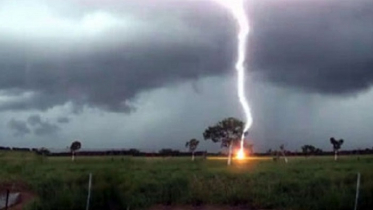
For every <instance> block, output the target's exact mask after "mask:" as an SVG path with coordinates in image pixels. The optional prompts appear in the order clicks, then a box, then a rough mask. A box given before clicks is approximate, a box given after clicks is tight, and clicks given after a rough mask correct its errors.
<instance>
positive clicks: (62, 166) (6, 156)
mask: <svg viewBox="0 0 373 210" xmlns="http://www.w3.org/2000/svg"><path fill="white" fill-rule="evenodd" d="M0 165H1V168H0V180H1V182H2V183H12V182H22V183H27V185H28V186H30V189H31V190H32V191H33V192H34V193H35V194H36V195H37V199H36V200H35V201H34V202H32V203H30V204H28V205H27V206H26V208H27V209H29V210H49V209H50V210H52V209H71V210H75V209H76V210H79V209H85V205H86V199H87V189H88V174H89V173H93V185H92V195H91V196H92V197H91V204H90V209H91V210H94V209H97V210H98V209H100V210H102V209H147V208H149V207H151V206H154V205H156V204H160V205H210V204H212V205H230V206H234V205H238V206H245V207H246V208H252V209H302V210H313V209H315V210H316V209H317V210H322V209H325V210H332V209H340V210H342V209H346V210H347V209H353V205H354V200H355V187H356V174H357V172H361V175H362V180H361V191H360V199H359V208H358V209H360V210H362V209H372V207H373V170H371V169H372V168H373V156H361V157H360V158H357V157H356V156H350V157H345V156H341V157H340V158H339V161H338V163H336V162H335V161H334V160H333V158H332V157H310V158H307V159H306V158H304V157H299V158H297V157H289V162H288V164H285V162H284V161H276V162H275V161H273V160H272V158H260V159H251V160H245V161H238V160H233V162H232V166H230V167H228V166H227V165H226V159H223V158H212V157H210V158H207V159H206V160H204V159H202V158H201V157H196V160H195V161H193V162H192V161H190V157H185V158H179V157H174V158H145V157H124V156H122V157H121V156H116V157H80V158H78V159H76V161H75V162H73V163H72V162H71V160H69V157H46V156H40V155H34V153H31V152H28V153H24V152H18V153H17V152H1V153H0ZM0 184H1V183H0Z"/></svg>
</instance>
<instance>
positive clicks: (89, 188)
mask: <svg viewBox="0 0 373 210" xmlns="http://www.w3.org/2000/svg"><path fill="white" fill-rule="evenodd" d="M91 187H92V173H90V174H89V181H88V196H87V206H86V210H89V201H90V199H91Z"/></svg>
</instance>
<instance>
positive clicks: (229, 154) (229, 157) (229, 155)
mask: <svg viewBox="0 0 373 210" xmlns="http://www.w3.org/2000/svg"><path fill="white" fill-rule="evenodd" d="M231 163H232V143H230V144H229V152H228V165H229V166H230V165H231Z"/></svg>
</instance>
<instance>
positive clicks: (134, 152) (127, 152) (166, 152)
mask: <svg viewBox="0 0 373 210" xmlns="http://www.w3.org/2000/svg"><path fill="white" fill-rule="evenodd" d="M305 146H307V145H305ZM303 147H304V146H303ZM303 147H302V148H303ZM307 148H308V149H307V150H305V151H306V152H304V151H303V149H302V151H288V150H287V151H284V153H285V154H286V156H311V155H313V156H327V155H329V156H331V155H334V154H335V153H334V151H322V150H321V149H318V148H315V147H314V146H312V145H308V146H307ZM313 148H315V149H313ZM0 151H21V152H35V153H37V154H44V155H48V156H71V152H70V151H66V152H50V151H49V150H48V149H46V148H39V149H37V148H19V147H1V146H0ZM276 153H278V154H279V155H281V153H282V152H281V151H280V150H279V151H276V150H268V151H267V152H263V153H253V155H254V156H273V155H275V154H276ZM338 154H339V155H368V154H373V148H366V149H354V150H341V151H339V152H338ZM77 155H78V156H123V155H124V156H143V157H177V156H181V157H184V156H185V157H191V156H192V152H182V151H180V150H174V149H170V148H165V149H161V150H159V151H158V152H141V151H140V150H138V149H135V148H132V149H118V150H97V151H79V152H77ZM194 155H195V156H204V155H206V156H226V154H224V153H222V152H216V153H212V152H206V151H195V152H194Z"/></svg>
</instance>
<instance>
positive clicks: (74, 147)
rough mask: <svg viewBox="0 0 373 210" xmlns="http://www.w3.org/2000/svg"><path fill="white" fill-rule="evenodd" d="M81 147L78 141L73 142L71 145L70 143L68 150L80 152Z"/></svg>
mask: <svg viewBox="0 0 373 210" xmlns="http://www.w3.org/2000/svg"><path fill="white" fill-rule="evenodd" d="M81 147H82V144H81V143H80V142H79V141H74V142H73V143H71V146H70V150H71V152H75V151H78V150H80V148H81Z"/></svg>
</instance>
